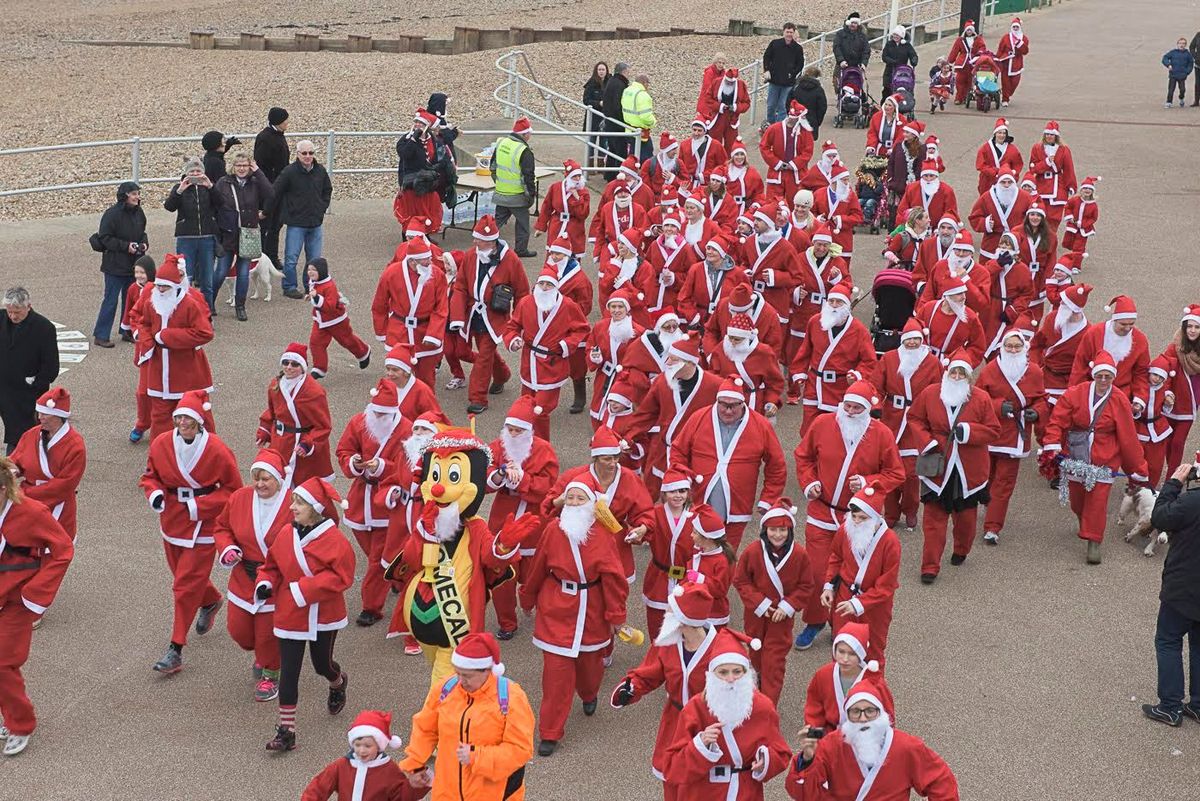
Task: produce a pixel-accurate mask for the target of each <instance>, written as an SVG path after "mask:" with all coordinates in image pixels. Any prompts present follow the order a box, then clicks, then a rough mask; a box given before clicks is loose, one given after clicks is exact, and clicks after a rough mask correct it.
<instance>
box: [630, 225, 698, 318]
mask: <svg viewBox="0 0 1200 801" xmlns="http://www.w3.org/2000/svg"><path fill="white" fill-rule="evenodd" d="M659 226H660V229H659V230H660V231H661V233H660V234H659V235H658V236H656V237H655V238H654V239H652V240H651V241H650V243H649V245H647V248H646V263H648V264H649V265H650V269H649V271H648V272H646V273H644V274H643V276H642V282H641V283H639V284H638V285H637V289H638V290H639V291H640V292H641V293H642V294H643V295H645V296H646V303H645V307H646V313H647V314H649V315H654V314H655V313H656V312H658V311H660V310H662V309H663V308H666V307H672V308H673V307H674V306H675V304H676V302H677V299H678V297H679V289H680V287H682V286H683V280H684V279H685V278H687V270H688V267H690V266H691V264H692V256H691V254H692V249H691V248H689V247H686V245H687V242H686V240H684V238H683V235H682V234H681V233H680V231H682V230H683V217H682V215H681V214H680V213H679V212H677V211H676V212H671V213H669V214H665V215H663V217H662V222H661V223H660V224H659Z"/></svg>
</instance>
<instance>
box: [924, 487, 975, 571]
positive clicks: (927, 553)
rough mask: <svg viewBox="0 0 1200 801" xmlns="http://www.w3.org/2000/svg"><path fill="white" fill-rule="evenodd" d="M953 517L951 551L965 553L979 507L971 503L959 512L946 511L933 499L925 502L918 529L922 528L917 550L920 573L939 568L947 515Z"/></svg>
mask: <svg viewBox="0 0 1200 801" xmlns="http://www.w3.org/2000/svg"><path fill="white" fill-rule="evenodd" d="M952 517H953V518H954V547H953V548H952V549H951V552H952V553H954V554H956V555H958V556H966V555H967V554H969V553H970V552H971V544H972V543H973V542H974V541H975V522H976V520H977V519H978V517H979V507H978V506H972V507H971V508H970V509H963V510H962V511H961V512H954V513H951V512H947V511H946V510H945V509H943V508H942V506H941V504H939V503H938V502H937V501H932V502H930V503H927V504H925V514H924V516H923V517H922V518H921V529H922V530H923V531H924V532H925V547H924V548H923V549H922V550H921V573H922V574H924V573H932V574H933V575H935V576H936V575H937V574H938V573H939V572H941V569H942V554H943V553H945V551H946V529H947V527H948V525H949V522H950V518H952Z"/></svg>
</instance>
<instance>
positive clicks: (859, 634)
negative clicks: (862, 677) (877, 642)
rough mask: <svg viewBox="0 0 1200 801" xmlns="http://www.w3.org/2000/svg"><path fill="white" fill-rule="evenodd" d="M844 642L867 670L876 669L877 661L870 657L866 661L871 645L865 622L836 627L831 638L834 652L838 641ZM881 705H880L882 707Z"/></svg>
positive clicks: (869, 631)
mask: <svg viewBox="0 0 1200 801" xmlns="http://www.w3.org/2000/svg"><path fill="white" fill-rule="evenodd" d="M840 642H841V643H845V644H846V645H847V646H848V647H849V648H850V649H851V650H852V651H854V653H856V654H858V658H859V660H860V661H862V662H863V664H864V665H866V668H867V670H869V671H872V672H874V671H878V670H879V663H878V662H876V661H875V660H874V659H872V660H871V661H870V662H868V661H867V648H868V647H870V645H871V627H870V626H868V625H867V624H866V623H843V624H842V627H841V628H840V629H838V633H837V636H836V637H834V638H833V650H834V654H835V655H836V654H837V646H838V643H840ZM882 708H883V707H880V709H882Z"/></svg>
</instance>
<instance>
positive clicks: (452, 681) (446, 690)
mask: <svg viewBox="0 0 1200 801" xmlns="http://www.w3.org/2000/svg"><path fill="white" fill-rule="evenodd" d="M457 686H458V676H451V677H450V678H448V679H446V683H445V684H443V685H442V692H441V694H440V695H438V703H439V704H440V703H441V702H442V701H445V700H446V696H448V695H449V694H450V693H452V692H454V688H455V687H457Z"/></svg>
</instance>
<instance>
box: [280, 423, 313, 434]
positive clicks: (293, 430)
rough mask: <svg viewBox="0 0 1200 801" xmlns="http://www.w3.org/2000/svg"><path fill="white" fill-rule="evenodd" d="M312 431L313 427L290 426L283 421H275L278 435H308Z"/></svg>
mask: <svg viewBox="0 0 1200 801" xmlns="http://www.w3.org/2000/svg"><path fill="white" fill-rule="evenodd" d="M309 431H312V426H289V425H288V424H287V423H285V422H283V421H282V420H276V421H275V433H276V434H307V433H308V432H309Z"/></svg>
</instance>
